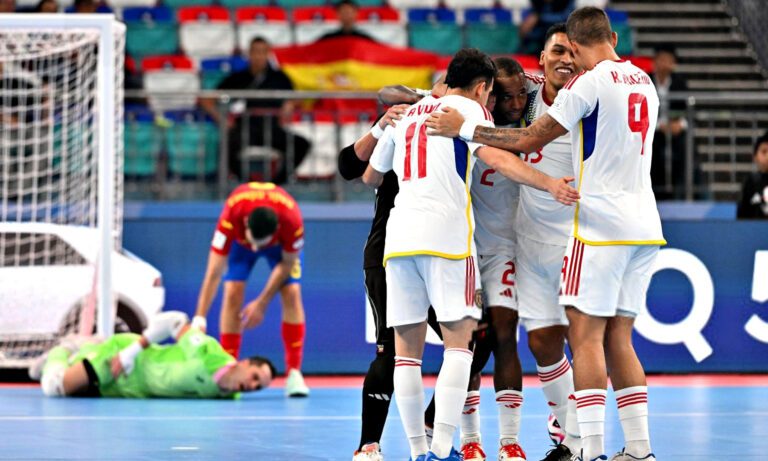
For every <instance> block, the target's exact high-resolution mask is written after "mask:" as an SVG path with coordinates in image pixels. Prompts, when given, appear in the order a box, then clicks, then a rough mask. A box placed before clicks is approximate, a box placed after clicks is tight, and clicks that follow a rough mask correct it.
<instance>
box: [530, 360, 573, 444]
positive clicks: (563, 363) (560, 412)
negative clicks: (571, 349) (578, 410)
mask: <svg viewBox="0 0 768 461" xmlns="http://www.w3.org/2000/svg"><path fill="white" fill-rule="evenodd" d="M536 371H538V372H539V380H540V381H541V390H542V391H544V397H546V398H547V402H548V403H549V408H550V409H551V410H552V413H554V414H555V418H557V422H558V423H560V427H561V428H563V430H564V431H565V433H566V434H567V433H568V418H567V415H568V396H569V395H571V394H573V370H572V369H571V364H570V362H568V358H567V357H566V356H565V355H563V358H562V359H560V360H559V361H558V362H557V363H556V364H554V365H549V366H546V367H540V366H539V365H538V364H537V365H536Z"/></svg>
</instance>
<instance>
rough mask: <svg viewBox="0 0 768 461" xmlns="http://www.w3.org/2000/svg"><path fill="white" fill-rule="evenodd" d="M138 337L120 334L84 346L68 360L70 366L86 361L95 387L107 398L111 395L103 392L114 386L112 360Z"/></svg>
mask: <svg viewBox="0 0 768 461" xmlns="http://www.w3.org/2000/svg"><path fill="white" fill-rule="evenodd" d="M140 337H141V336H140V335H137V334H134V333H120V334H116V335H114V336H112V337H110V338H109V339H107V340H106V341H104V342H102V343H98V344H86V345H84V346H83V347H81V348H80V350H79V351H78V352H77V354H75V356H74V357H73V358H72V359H71V360H70V364H75V363H77V362H81V361H83V360H88V362H89V363H90V364H91V366H92V367H93V370H94V371H95V372H96V376H97V377H98V380H99V382H98V383H97V385H98V387H99V390H101V392H102V395H104V396H108V395H109V394H112V393H111V392H105V390H108V389H109V388H111V387H113V384H115V383H114V378H113V377H112V368H111V364H112V358H114V357H115V356H116V355H117V354H118V353H119V352H120V351H121V350H123V349H125V348H126V347H128V346H129V345H130V344H131V343H133V342H135V341H137V340H138V339H139V338H140Z"/></svg>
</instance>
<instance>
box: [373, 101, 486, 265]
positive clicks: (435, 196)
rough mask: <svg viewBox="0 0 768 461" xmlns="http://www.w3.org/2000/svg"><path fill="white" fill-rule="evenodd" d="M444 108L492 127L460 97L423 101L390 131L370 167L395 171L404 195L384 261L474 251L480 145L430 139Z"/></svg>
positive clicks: (391, 224)
mask: <svg viewBox="0 0 768 461" xmlns="http://www.w3.org/2000/svg"><path fill="white" fill-rule="evenodd" d="M444 107H452V108H454V109H456V110H458V111H459V112H460V113H461V115H462V116H463V117H464V118H465V119H466V120H473V121H476V122H478V123H480V124H482V125H484V126H493V122H492V121H491V115H490V113H489V112H488V111H487V110H486V109H485V108H484V107H483V106H481V105H480V104H478V103H477V102H475V101H473V100H471V99H468V98H465V97H462V96H458V95H448V96H444V97H442V98H440V99H436V98H434V97H432V96H428V97H425V98H423V99H422V100H421V101H419V102H418V103H416V104H414V105H413V106H411V107H410V108H409V109H408V110H407V111H406V113H405V115H404V116H403V118H402V119H400V120H399V121H398V122H397V125H396V126H395V127H387V129H386V130H385V131H384V135H383V136H382V137H381V139H380V140H379V142H378V143H377V144H376V149H374V151H373V154H372V155H371V159H370V165H371V167H372V168H373V169H375V170H376V171H379V172H381V173H385V172H387V171H389V170H394V172H395V174H397V181H398V184H399V186H400V191H399V192H398V194H397V197H396V198H395V207H394V208H393V209H392V211H391V213H390V216H389V221H388V222H387V238H386V242H385V245H384V261H385V263H386V261H387V260H388V259H390V258H396V257H402V256H414V255H432V256H439V257H443V258H448V259H464V258H466V257H468V256H471V255H472V254H473V253H474V251H473V249H474V242H473V236H474V218H473V214H472V202H471V199H470V195H469V190H470V187H471V183H472V175H471V172H472V167H473V166H474V164H475V156H474V155H473V154H474V152H475V150H477V149H478V148H479V147H481V144H476V143H466V142H464V141H462V140H460V139H458V138H457V139H452V138H445V137H442V136H429V135H427V132H426V131H427V127H426V125H425V124H424V122H426V120H427V119H428V118H429V116H430V114H432V112H434V111H436V110H440V109H441V108H444Z"/></svg>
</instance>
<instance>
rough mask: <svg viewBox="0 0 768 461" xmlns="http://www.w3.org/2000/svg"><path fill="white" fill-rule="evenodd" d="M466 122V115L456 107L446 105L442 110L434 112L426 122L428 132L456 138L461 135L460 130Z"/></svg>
mask: <svg viewBox="0 0 768 461" xmlns="http://www.w3.org/2000/svg"><path fill="white" fill-rule="evenodd" d="M463 123H464V117H462V116H461V113H460V112H459V111H457V110H456V109H453V108H451V107H445V108H443V109H442V110H441V111H435V112H432V115H430V116H429V118H428V119H427V121H426V122H425V124H426V125H427V134H428V135H434V136H445V137H448V138H455V137H457V136H459V130H461V125H462V124H463Z"/></svg>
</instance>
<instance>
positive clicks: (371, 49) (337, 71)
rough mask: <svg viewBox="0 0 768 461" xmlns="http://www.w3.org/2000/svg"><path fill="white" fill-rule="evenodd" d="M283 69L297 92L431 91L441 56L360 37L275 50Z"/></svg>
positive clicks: (335, 39)
mask: <svg viewBox="0 0 768 461" xmlns="http://www.w3.org/2000/svg"><path fill="white" fill-rule="evenodd" d="M274 53H275V57H276V58H277V61H278V62H279V64H280V68H281V69H282V71H283V72H285V73H286V74H287V75H288V77H289V78H290V79H291V81H292V82H293V85H294V87H295V88H296V89H297V90H351V91H377V90H379V88H381V87H383V86H386V85H406V86H409V87H411V88H432V76H433V74H434V72H435V69H436V68H437V65H438V56H437V55H435V54H432V53H428V52H424V51H417V50H413V49H409V48H395V47H391V46H387V45H384V44H381V43H378V42H374V41H371V40H366V39H364V38H360V37H342V38H334V39H328V40H322V41H320V42H317V43H312V44H309V45H297V46H289V47H285V48H276V49H275V50H274Z"/></svg>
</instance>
